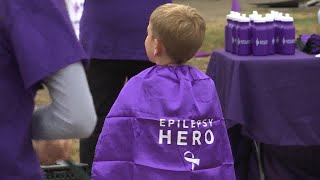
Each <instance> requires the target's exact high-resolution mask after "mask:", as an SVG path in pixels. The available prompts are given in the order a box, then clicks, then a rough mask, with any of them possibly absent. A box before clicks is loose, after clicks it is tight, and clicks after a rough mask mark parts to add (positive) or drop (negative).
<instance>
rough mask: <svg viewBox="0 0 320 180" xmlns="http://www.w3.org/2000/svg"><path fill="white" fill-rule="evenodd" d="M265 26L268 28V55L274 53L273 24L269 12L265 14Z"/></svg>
mask: <svg viewBox="0 0 320 180" xmlns="http://www.w3.org/2000/svg"><path fill="white" fill-rule="evenodd" d="M265 20H266V27H267V30H268V53H269V55H273V54H275V28H274V24H273V22H274V21H273V17H272V15H271V14H266V17H265Z"/></svg>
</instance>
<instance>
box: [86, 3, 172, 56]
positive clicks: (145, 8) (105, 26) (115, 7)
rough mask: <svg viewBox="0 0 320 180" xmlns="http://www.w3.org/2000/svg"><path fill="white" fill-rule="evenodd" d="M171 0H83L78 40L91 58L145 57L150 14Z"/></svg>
mask: <svg viewBox="0 0 320 180" xmlns="http://www.w3.org/2000/svg"><path fill="white" fill-rule="evenodd" d="M171 2H172V1H171V0H86V1H85V4H84V12H83V15H82V18H81V22H80V41H81V43H82V45H83V47H84V49H85V50H86V51H87V53H88V54H89V56H90V58H96V59H114V60H115V59H119V60H148V57H147V55H146V52H145V47H144V40H145V38H146V35H147V34H146V32H147V26H148V23H149V16H150V15H151V13H152V11H153V10H154V9H155V8H157V7H158V6H160V5H162V4H165V3H171Z"/></svg>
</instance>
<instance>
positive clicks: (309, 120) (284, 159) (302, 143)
mask: <svg viewBox="0 0 320 180" xmlns="http://www.w3.org/2000/svg"><path fill="white" fill-rule="evenodd" d="M207 74H208V75H209V76H210V77H211V78H212V79H213V80H214V81H215V84H216V88H217V91H218V94H219V98H220V101H221V106H222V110H223V114H224V117H225V121H226V123H227V126H228V128H229V129H228V133H229V138H230V143H231V146H232V153H233V156H234V159H235V160H234V161H235V169H236V175H237V179H238V180H257V179H259V175H260V174H259V172H260V171H259V164H260V165H261V168H262V171H263V173H264V177H265V179H266V180H301V179H304V180H316V179H320V171H318V170H319V167H320V151H319V149H320V59H316V58H314V56H310V55H307V54H304V53H303V52H300V51H296V54H295V55H294V56H283V55H274V56H266V57H257V56H235V55H232V54H230V53H227V52H225V51H223V50H219V51H215V52H213V54H212V57H211V60H210V62H209V65H208V69H207ZM254 141H256V142H258V143H260V145H261V146H260V150H258V152H259V154H260V161H258V156H257V153H256V152H257V148H256V146H255V143H254Z"/></svg>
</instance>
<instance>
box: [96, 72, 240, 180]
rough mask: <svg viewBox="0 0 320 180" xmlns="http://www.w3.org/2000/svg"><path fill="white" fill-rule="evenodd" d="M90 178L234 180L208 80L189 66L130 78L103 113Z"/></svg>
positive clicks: (227, 148)
mask: <svg viewBox="0 0 320 180" xmlns="http://www.w3.org/2000/svg"><path fill="white" fill-rule="evenodd" d="M92 179H93V180H104V179H112V180H129V179H155V180H158V179H165V180H177V179H179V180H180V179H189V180H208V179H219V180H234V179H235V174H234V169H233V158H232V154H231V148H230V145H229V140H228V135H227V131H226V127H225V124H224V120H223V116H222V112H221V108H220V102H219V98H218V95H217V92H216V89H215V85H214V83H213V81H212V80H211V79H210V78H209V77H208V76H206V75H205V74H203V73H202V72H200V71H199V70H197V69H196V68H193V67H190V66H176V67H175V66H154V67H151V68H148V69H146V70H144V71H143V72H141V73H140V74H138V75H137V76H135V77H133V78H131V79H130V81H129V82H128V83H127V84H126V85H125V87H124V88H123V89H122V91H121V93H120V94H119V96H118V98H117V100H116V102H115V103H114V105H113V106H112V109H111V110H110V112H109V114H108V116H107V117H106V120H105V124H104V126H103V130H102V132H101V134H100V137H99V141H98V144H97V146H96V151H95V159H94V163H93V168H92Z"/></svg>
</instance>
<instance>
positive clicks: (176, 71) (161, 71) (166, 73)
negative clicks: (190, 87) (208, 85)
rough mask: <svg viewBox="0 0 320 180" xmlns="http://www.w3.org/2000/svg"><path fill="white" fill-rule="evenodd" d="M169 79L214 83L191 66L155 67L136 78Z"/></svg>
mask: <svg viewBox="0 0 320 180" xmlns="http://www.w3.org/2000/svg"><path fill="white" fill-rule="evenodd" d="M158 76H160V77H167V78H170V79H171V78H176V79H182V78H183V79H185V80H190V81H197V80H208V81H212V80H211V78H210V77H209V76H207V75H206V74H205V73H203V72H201V71H200V70H199V69H197V68H196V67H193V66H189V65H181V66H159V65H155V66H152V67H150V68H147V69H145V70H144V71H142V72H140V73H139V74H137V75H136V76H134V77H135V78H139V79H149V78H153V77H158Z"/></svg>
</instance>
